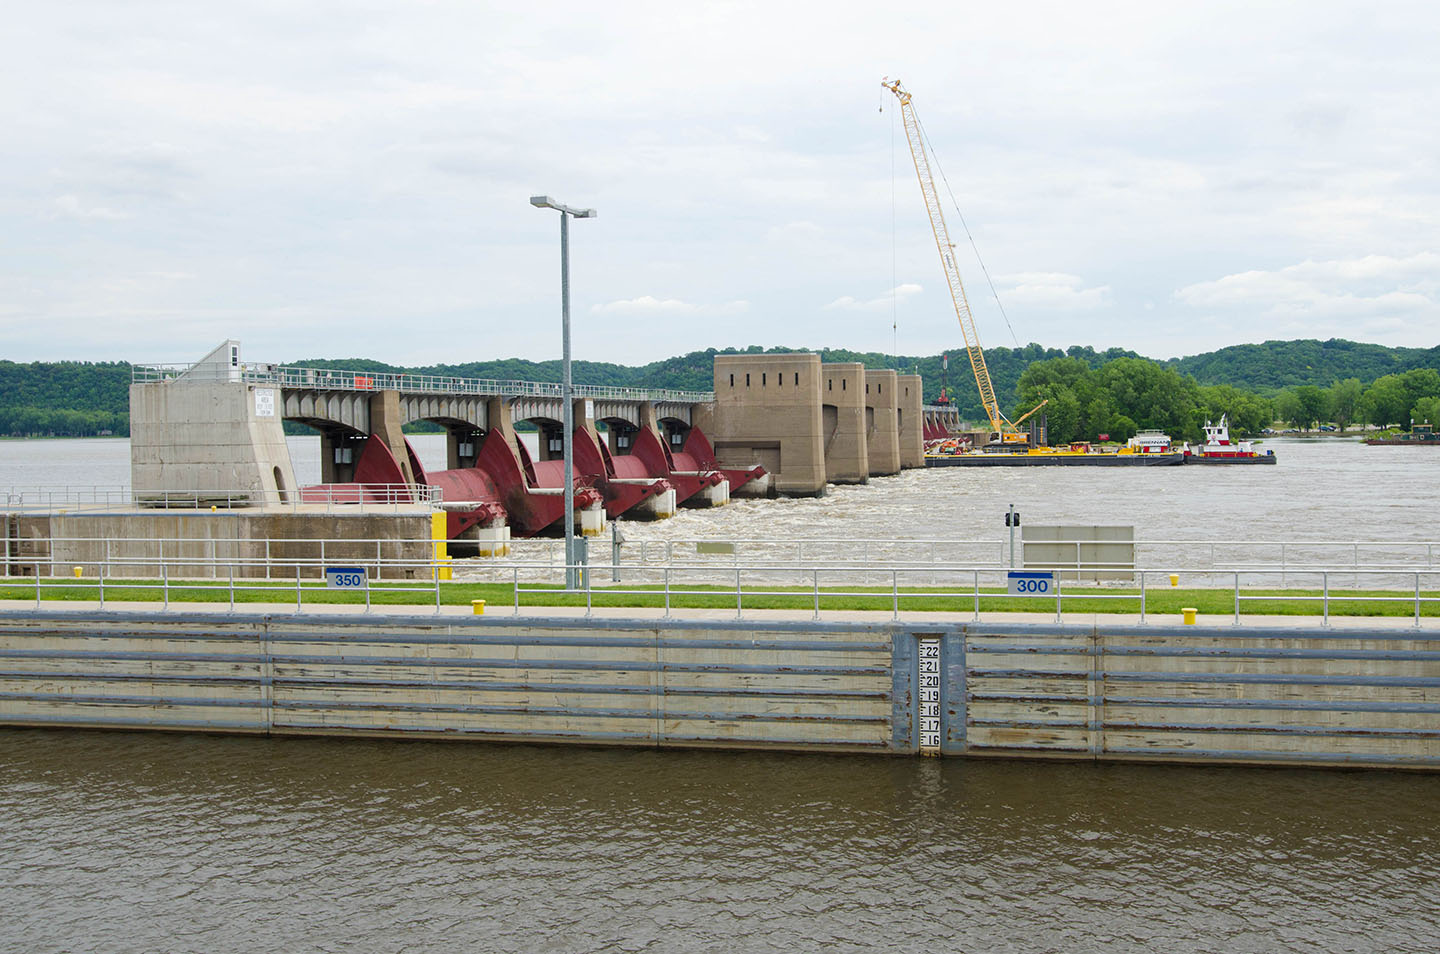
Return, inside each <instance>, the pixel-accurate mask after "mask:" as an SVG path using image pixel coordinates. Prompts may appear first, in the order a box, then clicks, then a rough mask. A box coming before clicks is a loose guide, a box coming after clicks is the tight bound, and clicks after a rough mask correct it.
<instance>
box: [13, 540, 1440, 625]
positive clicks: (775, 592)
mask: <svg viewBox="0 0 1440 954" xmlns="http://www.w3.org/2000/svg"><path fill="white" fill-rule="evenodd" d="M410 543H411V545H412V546H416V545H419V546H425V545H433V543H434V541H410ZM339 561H344V563H345V564H346V565H345V566H344V567H335V566H333V565H332V564H333V563H335V562H339ZM283 565H284V566H286V567H288V568H289V570H290V572H291V573H293V576H291V577H279V576H276V575H275V574H274V567H273V566H272V565H271V564H269V563H267V562H264V561H261V560H259V559H245V558H242V559H226V560H219V559H215V558H213V557H208V558H207V557H185V556H178V555H177V556H175V557H171V558H167V559H165V560H163V561H158V562H157V561H156V560H154V559H149V560H136V559H111V560H96V561H94V562H90V563H82V562H73V563H72V561H70V560H59V559H54V558H35V559H33V560H32V562H31V563H29V564H27V565H26V567H25V569H26V570H28V572H26V573H23V574H15V573H13V572H11V571H12V570H13V569H14V568H13V567H7V572H8V573H9V574H10V575H8V576H7V577H5V578H4V579H0V587H4V588H6V589H8V590H10V591H12V593H18V591H19V590H20V589H22V588H23V589H24V590H25V591H26V592H30V591H31V590H33V597H34V601H35V606H36V608H44V606H45V604H46V602H47V595H48V596H49V597H52V598H55V599H62V598H63V599H75V598H77V595H76V594H77V593H79V594H84V595H93V597H94V599H95V600H96V601H97V602H98V603H99V605H100V606H101V607H104V606H105V605H106V597H107V587H108V588H109V590H110V592H111V593H112V594H113V592H114V591H115V590H116V589H117V588H118V589H123V590H126V591H128V592H127V593H126V596H127V598H128V597H131V596H133V594H134V593H136V592H138V593H140V594H141V595H144V594H146V593H150V594H152V595H153V597H154V598H155V599H156V600H158V602H160V603H161V604H162V606H163V607H166V608H168V607H169V605H170V603H171V602H172V595H175V594H179V595H181V596H186V597H188V598H187V602H193V601H195V600H197V599H199V598H200V597H201V596H202V595H203V596H204V597H208V598H211V599H209V600H208V601H211V602H218V601H219V597H220V596H221V595H224V596H225V598H226V601H227V606H228V609H229V610H230V611H233V610H234V607H235V605H236V603H237V595H240V596H245V597H246V599H245V600H243V601H244V602H256V601H259V600H260V598H261V597H263V598H264V601H266V602H286V601H289V599H290V598H289V596H288V594H290V593H293V602H294V604H295V606H296V611H297V612H299V611H302V610H303V608H304V606H305V602H306V596H307V594H309V595H310V596H311V599H312V602H315V601H316V600H315V594H316V593H318V592H325V593H326V594H327V599H326V600H324V602H325V603H326V604H327V605H330V604H333V603H334V602H335V598H334V596H333V594H334V593H335V592H336V590H335V588H334V587H333V586H332V585H331V583H330V580H329V577H330V576H331V575H332V574H334V573H336V572H337V571H339V570H341V569H343V570H344V571H345V575H346V576H347V577H349V578H350V579H351V581H352V584H354V585H355V586H356V588H357V589H358V590H359V591H360V592H359V593H357V594H355V595H354V596H352V597H350V599H351V600H352V601H355V602H358V601H359V600H360V599H361V598H362V597H363V605H364V609H365V611H367V612H369V611H370V610H371V609H372V595H373V594H380V593H383V594H399V596H396V597H395V598H394V599H395V600H400V599H402V598H403V602H404V603H405V605H430V606H433V608H434V611H435V612H436V613H439V612H440V611H441V608H442V606H443V605H445V602H446V601H445V592H446V591H447V589H448V588H449V587H451V586H452V585H458V586H464V585H465V583H466V581H460V582H458V583H454V584H452V582H451V581H450V580H449V579H448V578H449V577H450V576H451V568H452V566H453V564H452V563H451V561H449V560H446V559H442V558H437V557H435V556H433V555H427V556H426V557H425V558H414V557H408V558H407V557H394V558H386V557H384V556H383V555H382V556H380V557H379V558H377V559H375V560H374V561H369V560H366V559H358V558H356V557H355V556H354V555H352V554H345V555H343V556H333V555H332V556H320V555H317V556H314V557H292V558H287V559H285V560H283ZM505 569H506V570H507V571H508V573H507V574H506V575H508V576H509V578H510V579H509V581H508V582H509V587H508V589H509V590H510V595H511V602H512V607H513V611H514V612H515V613H516V614H519V613H520V612H521V611H522V609H523V608H526V607H532V608H540V607H543V606H547V605H554V601H555V599H556V598H557V597H562V598H565V599H569V600H574V601H578V600H580V599H581V598H583V600H584V606H585V612H586V615H593V612H594V609H595V599H596V597H597V596H598V597H600V598H601V599H602V600H603V601H605V602H607V603H610V604H615V605H619V606H629V607H644V606H650V607H652V608H655V609H662V610H663V614H664V616H666V617H669V616H671V615H672V614H673V613H674V612H675V611H676V610H678V609H682V608H685V609H710V610H714V609H716V608H724V607H728V606H732V605H733V607H734V611H735V615H736V617H737V618H744V617H745V615H746V612H747V609H748V611H750V612H752V613H754V612H757V611H762V610H767V609H768V610H774V609H781V610H786V609H788V610H790V611H795V610H797V609H798V610H801V611H804V610H809V611H810V612H811V613H812V615H813V618H815V619H819V618H820V617H821V613H822V611H823V610H824V609H825V608H826V607H827V605H828V607H829V608H830V609H832V610H836V611H841V612H845V613H848V614H853V613H854V612H857V611H875V610H877V609H879V610H882V611H883V610H885V609H888V610H889V611H890V615H891V618H892V619H896V620H898V619H900V618H901V617H902V614H903V613H917V612H919V613H924V612H932V613H933V612H937V611H941V612H946V613H949V614H951V615H952V616H958V617H963V616H964V615H965V611H966V610H968V611H969V613H970V617H971V618H972V619H975V620H979V619H980V618H981V614H982V609H983V608H984V606H985V604H987V603H988V604H989V605H990V608H991V609H992V610H994V611H995V612H1001V610H1000V609H998V608H997V607H996V602H997V601H1004V602H1005V610H1004V611H1005V612H1015V611H1021V612H1024V611H1030V612H1041V613H1046V614H1048V613H1050V612H1051V610H1052V609H1053V613H1054V618H1055V620H1056V621H1057V622H1063V621H1064V619H1065V616H1066V613H1067V612H1070V613H1072V614H1073V613H1083V614H1084V615H1086V616H1092V615H1094V614H1096V613H1097V612H1109V613H1119V614H1125V615H1131V616H1137V617H1138V619H1139V621H1140V622H1141V623H1145V622H1147V620H1148V618H1149V617H1150V616H1151V615H1153V614H1154V612H1155V609H1154V607H1155V601H1156V594H1157V591H1163V590H1166V589H1173V587H1174V584H1175V582H1176V577H1178V576H1179V574H1180V572H1181V571H1179V570H1177V569H1176V568H1173V567H1172V568H1162V567H1146V568H1140V569H1137V570H1136V571H1135V573H1136V577H1137V581H1138V586H1137V587H1131V588H1130V589H1131V590H1132V591H1131V592H1117V591H1115V590H1114V589H1113V588H1106V587H1103V586H1096V585H1087V584H1083V583H1067V581H1065V580H1064V579H1063V578H1062V577H1061V575H1059V574H1056V575H1055V576H1054V577H1053V578H1051V579H1050V580H1048V581H1047V586H1046V587H1045V588H1044V589H1043V591H1032V592H1031V593H1030V594H1029V595H1019V596H1017V595H1014V594H1012V593H1010V592H1008V591H1007V589H1008V588H1007V585H1006V584H1007V583H1008V582H1009V579H1008V572H1009V571H1007V570H1004V569H998V568H995V567H990V566H960V565H954V566H947V567H944V568H943V573H944V576H945V582H944V583H943V584H941V585H934V584H932V583H931V582H930V581H929V580H930V578H929V576H927V575H925V574H929V573H932V572H933V570H934V568H926V569H920V568H913V567H903V566H879V565H877V566H871V567H843V566H833V565H825V566H819V565H775V564H765V565H763V566H755V565H752V566H739V565H737V566H732V567H725V568H719V567H701V566H679V565H667V566H658V567H656V566H635V565H624V566H617V565H613V564H605V563H601V564H581V565H579V566H577V567H576V568H575V569H576V570H577V571H578V573H577V576H578V579H579V580H580V581H581V583H580V585H579V587H578V588H577V589H574V590H568V591H567V590H564V589H562V588H560V587H558V586H557V585H556V584H557V581H559V580H563V579H564V572H563V571H564V570H565V567H563V566H556V565H555V564H550V563H544V564H518V563H517V564H512V565H510V566H508V567H506V568H505ZM327 571H328V572H327ZM777 572H778V573H780V574H781V575H782V577H783V578H782V579H781V581H780V582H778V583H777V582H776V579H777V577H776V574H777ZM1297 572H1299V571H1295V570H1286V571H1281V570H1275V569H1241V570H1232V571H1229V572H1228V577H1229V580H1228V581H1227V583H1228V585H1227V586H1225V587H1216V588H1212V589H1210V590H1209V593H1208V595H1209V597H1210V598H1211V602H1210V603H1209V604H1207V606H1210V607H1211V608H1209V609H1208V610H1207V613H1208V614H1209V615H1210V616H1212V617H1214V616H1217V615H1226V616H1230V615H1231V614H1232V613H1233V616H1232V617H1231V622H1232V623H1233V624H1234V625H1240V624H1241V623H1242V621H1243V619H1244V617H1245V615H1247V613H1246V607H1247V606H1248V605H1261V604H1264V605H1269V606H1271V607H1275V606H1280V607H1295V606H1299V607H1301V608H1304V609H1308V610H1310V612H1305V613H1302V614H1296V615H1303V616H1309V617H1319V618H1320V620H1321V621H1322V624H1323V625H1328V624H1329V623H1330V620H1331V617H1332V616H1333V615H1335V613H1336V611H1337V609H1340V608H1342V607H1344V606H1345V605H1346V604H1352V605H1353V604H1357V603H1364V604H1367V605H1373V606H1380V607H1386V606H1397V607H1399V606H1404V607H1405V610H1406V612H1405V613H1404V614H1386V615H1406V616H1410V617H1412V619H1413V623H1414V625H1415V626H1417V627H1418V626H1420V625H1421V622H1422V619H1423V618H1425V617H1426V616H1427V615H1432V616H1435V615H1440V614H1434V613H1428V612H1427V610H1428V608H1429V607H1431V606H1433V605H1436V604H1440V570H1413V571H1410V572H1409V573H1408V574H1406V576H1407V578H1408V580H1407V584H1406V585H1405V586H1403V587H1396V586H1393V585H1390V586H1381V585H1380V584H1381V583H1389V582H1391V581H1393V578H1394V577H1395V575H1396V574H1395V572H1394V571H1393V570H1385V571H1359V573H1360V575H1361V576H1362V577H1365V578H1367V579H1374V580H1376V585H1375V587H1374V589H1373V590H1366V591H1363V592H1353V591H1345V590H1341V589H1337V588H1336V587H1335V586H1334V584H1333V579H1334V578H1335V577H1336V576H1337V575H1346V576H1348V575H1354V574H1355V573H1356V572H1357V571H1355V570H1354V569H1353V568H1350V567H1339V568H1312V569H1310V570H1308V571H1304V572H1305V573H1306V574H1307V585H1308V588H1307V589H1303V590H1294V589H1291V590H1287V589H1283V588H1276V587H1275V586H1274V581H1275V580H1276V579H1277V578H1279V577H1280V575H1281V574H1282V573H1289V574H1291V575H1294V574H1296V573H1297ZM262 573H263V574H264V575H263V576H262ZM607 577H608V578H612V579H618V581H619V582H611V583H603V582H602V583H601V584H600V585H598V586H597V585H595V582H594V581H595V580H596V579H597V578H598V579H600V580H605V579H607ZM1167 583H1168V584H1169V585H1168V586H1167ZM1157 584H1158V586H1157ZM502 592H503V590H502ZM1193 592H1194V591H1187V596H1188V594H1190V593H1193ZM281 595H285V599H284V600H282V599H280V597H281ZM461 595H462V596H463V595H464V591H462V594H461ZM1216 596H1219V597H1221V598H1222V599H1226V598H1227V597H1228V600H1229V603H1228V604H1227V608H1226V611H1225V613H1223V614H1217V612H1216V610H1215V609H1214V608H1213V606H1214V605H1215V602H1214V598H1215V597H1216ZM11 598H12V599H14V598H15V596H14V595H12V596H11ZM392 601H393V600H392ZM747 601H748V606H747ZM451 602H452V603H453V602H456V600H452V601H451ZM1172 602H1173V601H1172ZM686 603H689V604H704V605H692V606H682V605H679V604H686ZM757 604H758V605H757ZM132 605H133V604H132ZM576 605H578V603H577V604H576ZM1097 607H1099V608H1097ZM1106 607H1113V608H1106ZM1173 612H1174V608H1173V607H1172V608H1171V610H1170V611H1168V612H1167V618H1172V619H1173ZM1187 612H1189V611H1188V610H1187ZM1256 612H1258V611H1256ZM1251 615H1254V613H1253V612H1252V614H1251ZM1261 615H1264V614H1261ZM1369 615H1376V614H1373V613H1371V614H1369Z"/></svg>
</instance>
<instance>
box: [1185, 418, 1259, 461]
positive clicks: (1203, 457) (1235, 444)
mask: <svg viewBox="0 0 1440 954" xmlns="http://www.w3.org/2000/svg"><path fill="white" fill-rule="evenodd" d="M1225 417H1226V415H1224V414H1222V415H1220V423H1219V424H1211V423H1210V422H1209V421H1206V422H1205V443H1204V444H1201V445H1200V446H1199V447H1191V446H1190V445H1189V444H1186V445H1185V463H1187V464H1273V463H1275V452H1274V451H1273V450H1272V451H1266V452H1265V453H1263V454H1262V453H1260V452H1259V451H1257V450H1256V449H1255V445H1254V444H1252V443H1250V442H1249V441H1232V440H1231V439H1230V425H1229V424H1227V423H1226V421H1225Z"/></svg>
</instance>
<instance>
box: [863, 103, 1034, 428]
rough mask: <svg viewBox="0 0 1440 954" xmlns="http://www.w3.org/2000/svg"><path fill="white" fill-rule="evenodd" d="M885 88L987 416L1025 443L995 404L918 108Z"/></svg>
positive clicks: (988, 370)
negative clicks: (895, 104) (901, 126)
mask: <svg viewBox="0 0 1440 954" xmlns="http://www.w3.org/2000/svg"><path fill="white" fill-rule="evenodd" d="M881 85H883V86H884V87H885V88H886V89H888V90H889V91H890V92H892V93H894V94H895V98H896V99H898V100H899V101H900V116H901V118H902V119H903V120H904V123H905V139H906V140H907V141H908V142H909V143H910V157H911V158H912V159H914V160H915V175H916V176H917V177H918V178H919V179H920V193H921V194H922V195H923V196H924V197H925V210H926V211H927V212H929V213H930V230H931V231H932V232H934V233H935V247H936V248H937V249H938V250H939V251H940V265H941V267H943V268H944V270H945V281H946V282H947V283H948V284H949V286H950V298H951V300H952V301H953V302H954V303H955V317H957V318H958V319H960V331H961V333H962V334H963V335H964V336H965V351H966V353H967V354H968V355H969V356H970V367H971V368H972V369H973V370H974V372H975V384H976V386H977V387H979V389H980V403H981V404H982V405H983V406H984V408H985V415H986V416H987V417H988V418H990V427H991V429H992V430H994V431H995V432H996V433H998V434H999V435H1000V440H1001V441H1011V442H1013V441H1018V440H1021V439H1022V438H1021V437H1020V435H1018V434H1016V433H1015V426H1014V425H1013V424H1011V423H1010V422H1009V421H1008V420H1007V419H1006V418H1005V415H1004V414H1002V413H1001V412H1000V404H999V402H997V401H996V400H995V388H994V386H993V385H992V384H991V383H990V369H989V368H987V367H985V352H984V351H983V350H982V349H981V347H980V335H979V334H978V333H977V332H976V330H975V317H974V316H973V315H972V314H971V313H970V301H969V299H968V298H966V297H965V286H964V284H962V283H961V281H960V269H959V268H958V267H957V266H956V264H955V245H954V243H952V242H951V241H950V230H949V229H948V228H947V227H946V225H945V213H944V211H943V210H942V209H941V208H940V196H939V194H938V193H937V192H936V191H935V177H934V175H933V174H932V173H931V172H930V158H929V156H928V155H927V154H926V152H925V146H924V143H923V142H922V141H921V137H920V120H919V119H917V118H916V116H915V106H914V105H913V104H912V103H911V102H910V94H909V93H908V92H907V91H906V90H905V89H904V88H903V87H902V86H901V85H900V81H899V80H890V79H886V80H885V81H883V82H882V84H881ZM1035 410H1039V408H1038V407H1037V408H1035V409H1034V410H1032V411H1031V412H1030V414H1033V413H1035ZM1030 414H1026V415H1025V417H1029V416H1030ZM1021 420H1024V418H1021Z"/></svg>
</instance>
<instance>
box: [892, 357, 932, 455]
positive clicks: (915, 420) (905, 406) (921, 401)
mask: <svg viewBox="0 0 1440 954" xmlns="http://www.w3.org/2000/svg"><path fill="white" fill-rule="evenodd" d="M895 387H896V388H897V389H898V391H899V395H898V397H897V400H896V404H895V417H896V421H897V430H898V431H899V436H898V442H899V445H900V466H901V467H902V468H906V469H909V468H911V467H924V466H925V396H924V393H923V391H924V382H923V381H922V380H921V378H920V375H918V374H901V375H897V376H896V380H895Z"/></svg>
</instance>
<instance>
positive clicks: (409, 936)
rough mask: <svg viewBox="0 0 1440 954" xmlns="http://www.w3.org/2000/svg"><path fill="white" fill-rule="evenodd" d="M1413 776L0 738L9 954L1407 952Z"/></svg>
mask: <svg viewBox="0 0 1440 954" xmlns="http://www.w3.org/2000/svg"><path fill="white" fill-rule="evenodd" d="M1437 796H1440V778H1436V777H1432V776H1426V775H1419V774H1405V773H1398V772H1341V771H1310V770H1273V769H1260V768H1255V769H1246V768H1234V769H1230V768H1190V767H1164V766H1126V765H1104V766H1100V765H1092V764H1074V763H1059V762H1025V763H1020V762H993V761H978V760H976V761H946V762H943V763H942V762H938V761H919V760H913V759H886V758H872V757H851V758H834V757H821V756H797V755H784V754H778V753H762V754H754V753H733V752H731V753H725V752H678V751H666V752H656V751H650V750H599V749H570V748H564V747H538V746H505V745H484V744H470V743H449V744H447V743H429V742H424V743H422V742H391V741H343V742H342V741H329V740H269V739H250V738H228V737H215V736H202V735H193V736H183V735H163V734H150V735H146V734H129V733H101V732H84V731H76V732H63V731H49V730H20V729H11V730H0V949H3V950H6V951H12V950H13V951H29V952H40V951H206V952H222V951H262V950H263V951H275V950H287V951H299V950H317V951H359V950H364V951H450V950H457V951H458V950H466V951H472V950H473V951H557V952H569V951H647V950H648V951H697V952H698V951H787V952H794V951H807V950H834V951H849V950H862V949H885V950H898V951H926V952H930V951H1016V952H1022V951H1023V952H1033V951H1067V952H1089V951H1095V952H1099V951H1105V952H1124V951H1237V952H1243V951H1314V952H1337V951H1428V950H1434V949H1435V948H1436V947H1437V945H1440V901H1437V897H1436V884H1437V877H1440V834H1437V831H1436V822H1437V820H1440V814H1437V806H1440V798H1437Z"/></svg>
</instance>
